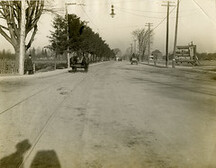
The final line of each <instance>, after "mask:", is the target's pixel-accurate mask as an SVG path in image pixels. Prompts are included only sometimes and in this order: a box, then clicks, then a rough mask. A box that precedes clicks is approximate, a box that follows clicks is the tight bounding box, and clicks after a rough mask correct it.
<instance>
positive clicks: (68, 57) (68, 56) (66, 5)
mask: <svg viewBox="0 0 216 168" xmlns="http://www.w3.org/2000/svg"><path fill="white" fill-rule="evenodd" d="M68 5H83V6H84V4H77V3H65V10H66V21H67V42H68V43H69V20H68V8H67V7H68ZM69 51H70V49H69V44H68V46H67V67H68V68H70V54H69Z"/></svg>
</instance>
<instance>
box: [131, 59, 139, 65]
mask: <svg viewBox="0 0 216 168" xmlns="http://www.w3.org/2000/svg"><path fill="white" fill-rule="evenodd" d="M130 62H131V65H132V64H136V65H138V58H137V57H132V58H131V59H130Z"/></svg>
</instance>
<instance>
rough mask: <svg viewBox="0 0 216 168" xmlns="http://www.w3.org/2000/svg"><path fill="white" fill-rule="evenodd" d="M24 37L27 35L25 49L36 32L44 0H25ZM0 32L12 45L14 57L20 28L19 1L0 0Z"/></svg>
mask: <svg viewBox="0 0 216 168" xmlns="http://www.w3.org/2000/svg"><path fill="white" fill-rule="evenodd" d="M26 4H27V7H26V21H25V22H26V25H25V29H26V30H25V32H26V34H25V38H26V37H27V36H28V35H29V38H28V39H29V40H28V42H27V43H26V50H27V49H28V48H30V47H31V44H32V42H33V40H34V37H35V35H36V32H37V23H38V21H39V19H40V17H41V15H42V13H43V11H44V0H26ZM0 19H1V22H0V23H2V24H0V34H1V35H2V36H3V37H4V38H5V39H6V40H7V41H8V42H9V43H10V44H11V45H12V46H13V48H14V50H15V53H16V58H18V55H19V50H20V48H19V43H20V29H21V1H9V0H8V1H0Z"/></svg>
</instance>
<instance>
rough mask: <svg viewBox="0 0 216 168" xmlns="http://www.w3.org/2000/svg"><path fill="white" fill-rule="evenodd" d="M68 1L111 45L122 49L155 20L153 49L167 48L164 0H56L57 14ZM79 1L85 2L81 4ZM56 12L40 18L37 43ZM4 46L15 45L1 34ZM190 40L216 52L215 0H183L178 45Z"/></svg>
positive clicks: (171, 34) (43, 41)
mask: <svg viewBox="0 0 216 168" xmlns="http://www.w3.org/2000/svg"><path fill="white" fill-rule="evenodd" d="M65 2H71V3H74V2H76V3H77V4H78V5H70V6H68V13H74V14H76V15H78V16H79V17H80V18H81V20H85V21H88V26H90V27H91V28H92V29H93V30H94V31H95V32H98V33H99V34H100V36H101V37H102V38H103V39H104V40H105V41H106V42H107V43H108V44H109V46H110V47H111V48H120V49H121V50H122V52H125V50H126V49H127V48H128V47H130V45H131V43H133V38H132V34H131V33H132V31H134V30H136V29H139V28H147V27H146V26H145V25H146V23H148V22H150V23H153V26H152V28H153V29H154V31H153V32H154V35H153V39H152V46H151V50H155V49H159V50H161V51H162V52H163V53H164V52H165V45H166V19H164V18H165V17H166V7H164V6H162V4H163V0H65V1H62V0H55V2H54V4H53V6H54V7H55V8H56V9H55V10H56V12H57V13H58V14H61V15H64V13H65V5H64V4H65ZM173 2H175V3H173V4H176V1H175V0H173ZM79 4H84V5H85V6H83V5H79ZM111 5H114V9H115V13H116V15H115V17H114V18H112V17H111V16H110V12H111ZM172 10H173V12H172V13H171V14H170V24H169V30H170V32H169V48H170V51H172V50H173V43H174V31H175V15H176V8H175V7H170V11H172ZM53 17H54V14H44V15H43V16H42V18H41V19H40V22H39V31H38V34H37V35H36V38H35V41H34V43H33V46H34V47H44V46H46V45H48V44H49V42H48V38H47V36H49V34H50V30H51V29H52V27H51V22H52V18H53ZM0 40H1V41H2V42H1V46H0V50H2V49H3V48H5V49H11V50H12V47H11V46H10V45H9V44H8V42H7V41H5V40H4V39H3V38H2V37H0ZM191 41H193V42H194V44H196V45H197V49H198V52H216V1H215V0H180V13H179V27H178V43H177V44H178V45H187V44H188V43H190V42H191Z"/></svg>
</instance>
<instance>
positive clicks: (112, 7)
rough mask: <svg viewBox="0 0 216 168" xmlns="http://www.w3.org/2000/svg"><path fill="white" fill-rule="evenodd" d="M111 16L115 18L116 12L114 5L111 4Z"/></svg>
mask: <svg viewBox="0 0 216 168" xmlns="http://www.w3.org/2000/svg"><path fill="white" fill-rule="evenodd" d="M110 15H111V17H112V18H114V16H115V12H114V5H111V13H110Z"/></svg>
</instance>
